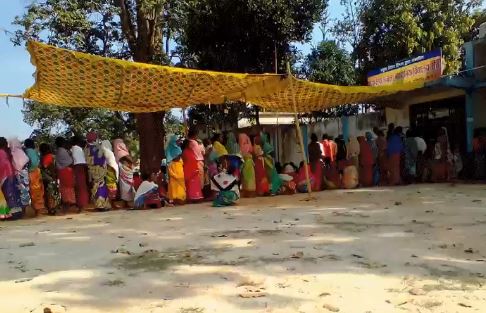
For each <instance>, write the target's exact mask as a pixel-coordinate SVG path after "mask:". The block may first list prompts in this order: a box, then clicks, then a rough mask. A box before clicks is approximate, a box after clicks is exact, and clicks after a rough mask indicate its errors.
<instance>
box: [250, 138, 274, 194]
mask: <svg viewBox="0 0 486 313" xmlns="http://www.w3.org/2000/svg"><path fill="white" fill-rule="evenodd" d="M253 151H254V153H255V182H256V184H255V187H256V188H255V189H256V193H257V195H258V196H265V195H267V194H269V193H270V184H269V183H268V178H267V173H266V171H265V158H264V157H263V150H262V148H261V147H260V146H259V145H255V146H254V149H253Z"/></svg>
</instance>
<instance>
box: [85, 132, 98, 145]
mask: <svg viewBox="0 0 486 313" xmlns="http://www.w3.org/2000/svg"><path fill="white" fill-rule="evenodd" d="M97 139H98V135H97V134H96V133H95V132H89V133H87V134H86V141H87V142H88V143H93V142H95V141H96V140H97Z"/></svg>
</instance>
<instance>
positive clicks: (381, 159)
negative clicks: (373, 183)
mask: <svg viewBox="0 0 486 313" xmlns="http://www.w3.org/2000/svg"><path fill="white" fill-rule="evenodd" d="M376 135H377V137H376V140H375V143H376V150H377V156H376V158H377V163H378V170H379V172H380V179H379V184H380V185H386V184H388V154H387V151H386V149H387V145H388V144H387V141H386V138H385V133H384V132H383V131H382V130H380V129H377V130H376Z"/></svg>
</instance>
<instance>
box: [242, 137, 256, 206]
mask: <svg viewBox="0 0 486 313" xmlns="http://www.w3.org/2000/svg"><path fill="white" fill-rule="evenodd" d="M238 139H239V146H240V151H241V154H242V156H243V166H242V167H241V191H242V196H243V197H254V196H255V192H256V183H255V162H253V156H252V152H253V146H252V145H251V141H250V137H248V135H247V134H240V135H239V138H238Z"/></svg>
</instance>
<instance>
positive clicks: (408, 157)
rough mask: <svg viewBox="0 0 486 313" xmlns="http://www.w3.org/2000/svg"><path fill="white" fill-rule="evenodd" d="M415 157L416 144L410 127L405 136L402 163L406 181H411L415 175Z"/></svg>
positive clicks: (416, 151)
mask: <svg viewBox="0 0 486 313" xmlns="http://www.w3.org/2000/svg"><path fill="white" fill-rule="evenodd" d="M417 157H418V145H417V140H415V134H414V133H413V131H412V130H411V129H409V130H407V138H406V139H405V160H404V161H405V162H404V163H405V164H404V179H405V180H406V182H407V183H413V182H414V181H415V180H416V177H417Z"/></svg>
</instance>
